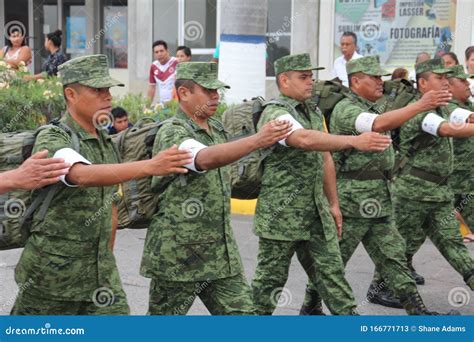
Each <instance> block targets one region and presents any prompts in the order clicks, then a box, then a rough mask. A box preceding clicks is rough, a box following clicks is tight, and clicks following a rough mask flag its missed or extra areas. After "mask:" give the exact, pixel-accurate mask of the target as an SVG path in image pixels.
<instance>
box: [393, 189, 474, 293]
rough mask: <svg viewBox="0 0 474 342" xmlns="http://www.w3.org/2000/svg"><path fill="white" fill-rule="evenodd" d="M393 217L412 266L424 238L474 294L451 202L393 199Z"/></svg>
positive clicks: (473, 265)
mask: <svg viewBox="0 0 474 342" xmlns="http://www.w3.org/2000/svg"><path fill="white" fill-rule="evenodd" d="M393 203H394V215H395V220H396V224H397V227H398V230H399V232H400V234H401V235H402V236H403V238H404V239H405V242H406V246H407V249H406V256H407V260H408V262H411V260H412V259H413V256H414V255H415V253H416V252H417V251H418V250H419V249H420V247H421V245H422V244H423V242H424V241H425V239H426V237H429V238H430V240H431V241H432V242H433V244H434V245H435V246H436V248H437V249H438V250H439V251H440V252H441V254H442V255H443V256H444V258H445V259H446V260H447V261H448V262H449V263H450V264H451V266H452V267H453V268H454V269H455V270H456V271H457V272H458V273H459V274H460V275H461V276H462V277H463V278H464V281H465V282H466V283H467V284H468V286H470V287H471V289H472V290H474V273H473V269H474V261H473V259H472V258H471V256H470V255H469V250H468V249H467V247H466V245H464V243H463V242H462V237H461V234H460V232H459V223H458V221H457V220H456V218H455V216H454V214H453V205H452V203H451V202H418V201H411V200H409V199H407V198H401V197H400V198H397V197H396V196H395V197H394V201H393Z"/></svg>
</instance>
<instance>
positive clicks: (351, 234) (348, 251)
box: [305, 217, 417, 303]
mask: <svg viewBox="0 0 474 342" xmlns="http://www.w3.org/2000/svg"><path fill="white" fill-rule="evenodd" d="M360 242H362V244H363V245H364V248H365V250H366V251H367V253H368V254H369V256H370V258H371V259H372V261H373V262H374V264H375V265H376V267H377V269H378V270H379V271H380V273H381V274H382V276H383V277H384V279H385V280H386V282H387V286H389V287H390V288H391V289H393V291H394V292H395V293H396V294H397V295H399V296H403V297H405V296H407V295H411V294H413V293H416V292H417V289H416V284H415V282H414V281H413V279H412V278H411V277H410V271H409V269H408V267H407V262H406V259H405V253H404V250H405V242H404V240H403V238H402V236H401V235H400V233H399V232H398V230H397V229H396V228H395V225H394V222H393V220H392V219H391V218H390V217H381V218H356V217H345V218H344V223H343V233H342V239H341V241H340V242H339V244H340V248H341V256H342V260H343V262H344V265H345V264H347V262H348V261H349V259H350V258H351V256H352V254H353V253H354V251H355V250H356V248H357V246H358V245H359V243H360ZM315 291H316V286H315V285H314V284H313V283H312V282H310V283H309V284H308V289H307V291H306V298H305V302H308V303H309V302H311V299H310V298H308V297H309V296H314V292H315Z"/></svg>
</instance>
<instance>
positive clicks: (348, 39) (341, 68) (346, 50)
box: [332, 31, 362, 87]
mask: <svg viewBox="0 0 474 342" xmlns="http://www.w3.org/2000/svg"><path fill="white" fill-rule="evenodd" d="M356 50H357V36H356V34H355V33H354V32H349V31H346V32H344V33H343V34H342V36H341V52H342V56H340V57H338V58H336V60H335V61H334V66H333V69H332V76H333V77H338V78H339V79H340V80H341V81H342V84H344V85H345V86H346V87H347V86H349V81H348V79H347V72H346V63H347V62H349V61H351V60H353V59H358V58H361V57H362V55H359V54H358V53H357V51H356Z"/></svg>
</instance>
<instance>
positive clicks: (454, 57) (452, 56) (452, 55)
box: [441, 52, 459, 65]
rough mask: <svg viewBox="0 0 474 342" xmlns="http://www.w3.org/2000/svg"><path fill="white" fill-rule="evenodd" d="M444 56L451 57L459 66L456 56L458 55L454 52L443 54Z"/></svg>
mask: <svg viewBox="0 0 474 342" xmlns="http://www.w3.org/2000/svg"><path fill="white" fill-rule="evenodd" d="M443 56H449V57H451V58H452V59H454V61H455V62H456V65H459V60H458V56H456V54H455V53H454V52H446V53H445V54H443ZM443 56H441V57H443Z"/></svg>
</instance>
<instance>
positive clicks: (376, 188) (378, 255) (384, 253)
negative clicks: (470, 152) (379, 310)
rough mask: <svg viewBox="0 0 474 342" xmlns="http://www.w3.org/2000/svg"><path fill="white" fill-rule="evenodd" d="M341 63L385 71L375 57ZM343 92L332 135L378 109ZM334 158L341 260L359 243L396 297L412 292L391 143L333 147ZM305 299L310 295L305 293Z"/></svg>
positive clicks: (349, 131) (348, 130) (351, 130)
mask: <svg viewBox="0 0 474 342" xmlns="http://www.w3.org/2000/svg"><path fill="white" fill-rule="evenodd" d="M346 68H347V72H348V74H349V75H350V74H353V73H355V72H363V73H365V74H367V75H373V76H384V75H385V73H384V71H383V70H381V69H380V62H379V60H378V57H377V56H371V57H363V58H360V59H357V60H355V61H351V62H349V63H347V66H346ZM347 96H348V97H347V98H344V99H342V100H341V101H340V102H339V103H338V104H337V105H336V106H335V107H334V110H333V112H332V115H331V122H330V131H331V133H333V134H340V135H354V134H360V132H358V131H357V129H356V120H357V118H358V117H359V115H360V114H361V113H375V114H381V112H379V108H378V107H377V106H376V104H375V103H373V102H370V101H368V100H366V99H364V98H363V97H360V96H358V95H356V94H354V93H350V94H348V95H347ZM333 158H334V162H335V164H336V169H337V192H338V195H339V204H340V207H341V212H342V215H343V217H344V223H343V235H342V239H341V241H340V242H339V244H340V248H341V255H342V260H343V262H344V264H346V263H347V262H348V261H349V259H350V258H351V256H352V254H353V253H354V251H355V249H356V248H357V246H358V245H359V243H360V242H362V243H363V245H364V247H365V249H366V251H367V253H368V254H369V256H370V257H371V258H372V261H373V262H374V264H375V265H376V267H377V268H378V269H379V270H380V272H381V274H382V275H383V276H384V278H385V279H386V281H387V284H388V286H389V287H390V288H392V289H393V290H394V291H395V293H396V294H397V295H398V296H399V297H404V298H406V297H407V296H410V295H412V294H414V293H417V289H416V284H415V282H414V281H413V279H412V278H411V276H410V271H409V269H408V267H407V262H406V258H405V253H404V251H405V242H404V240H403V238H402V236H401V235H400V233H399V232H398V230H397V228H396V227H395V225H394V222H393V218H392V202H391V199H390V192H389V182H388V181H389V178H390V172H391V170H392V169H393V167H394V163H395V160H394V158H395V157H394V150H393V148H392V147H391V146H390V147H389V148H387V149H386V150H385V151H384V152H381V153H374V152H361V151H357V150H348V151H340V152H334V153H333ZM315 290H316V289H315V286H314V284H310V285H309V290H308V291H307V296H311V294H312V291H315ZM306 301H307V302H310V301H311V299H309V298H306Z"/></svg>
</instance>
